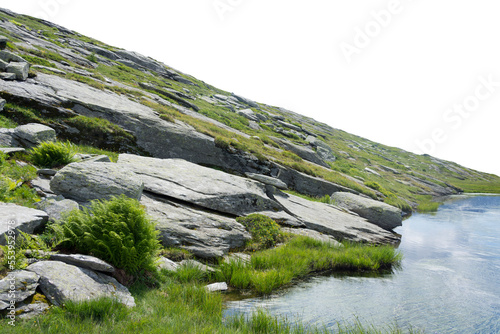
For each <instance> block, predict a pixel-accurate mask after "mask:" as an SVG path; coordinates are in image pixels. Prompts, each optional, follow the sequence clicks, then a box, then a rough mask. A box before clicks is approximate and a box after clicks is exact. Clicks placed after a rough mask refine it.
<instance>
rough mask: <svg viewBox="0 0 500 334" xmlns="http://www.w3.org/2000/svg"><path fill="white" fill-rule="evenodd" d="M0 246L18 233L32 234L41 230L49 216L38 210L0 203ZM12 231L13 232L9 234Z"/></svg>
mask: <svg viewBox="0 0 500 334" xmlns="http://www.w3.org/2000/svg"><path fill="white" fill-rule="evenodd" d="M0 212H1V214H0V245H5V244H6V243H7V237H8V236H10V235H12V233H13V234H16V235H17V234H18V231H22V232H25V233H30V234H32V233H34V232H35V231H37V230H39V229H41V228H43V226H44V225H45V223H47V221H48V219H49V216H48V215H47V214H46V213H45V212H43V211H40V210H35V209H30V208H26V207H23V206H19V205H16V204H11V203H2V202H0ZM11 231H13V232H11Z"/></svg>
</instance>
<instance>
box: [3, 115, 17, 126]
mask: <svg viewBox="0 0 500 334" xmlns="http://www.w3.org/2000/svg"><path fill="white" fill-rule="evenodd" d="M15 127H17V123H16V122H14V121H13V120H11V119H9V118H7V117H5V116H3V115H0V128H7V129H14V128H15Z"/></svg>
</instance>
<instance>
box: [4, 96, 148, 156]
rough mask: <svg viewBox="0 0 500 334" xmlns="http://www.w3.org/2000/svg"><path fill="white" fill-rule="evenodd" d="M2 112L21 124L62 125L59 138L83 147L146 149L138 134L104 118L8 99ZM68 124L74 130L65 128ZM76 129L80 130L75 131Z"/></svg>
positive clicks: (120, 149) (134, 150)
mask: <svg viewBox="0 0 500 334" xmlns="http://www.w3.org/2000/svg"><path fill="white" fill-rule="evenodd" d="M2 113H3V115H4V117H5V118H7V119H10V120H12V124H14V122H15V123H17V124H26V123H40V124H44V125H47V126H50V127H52V128H55V129H61V130H62V131H60V132H58V138H60V139H62V140H68V141H71V142H72V143H73V144H77V145H79V146H80V147H82V148H85V147H87V148H88V147H89V146H91V147H94V148H96V149H97V148H99V149H101V150H106V151H107V152H110V151H111V152H128V153H136V154H141V153H143V151H142V150H140V149H139V148H137V145H136V140H135V137H134V135H132V134H130V133H129V132H128V131H125V130H124V129H122V128H121V127H120V126H118V125H116V124H113V123H111V122H110V121H108V120H106V119H103V118H97V117H87V116H82V115H79V116H73V115H71V114H64V115H61V114H60V113H59V112H58V111H52V110H44V111H42V110H40V109H38V108H33V107H28V106H20V105H18V104H15V103H7V104H6V105H5V108H4V110H3V112H2ZM0 122H1V119H0ZM68 126H69V127H71V128H72V130H73V131H68V132H66V131H64V129H66V128H68ZM75 129H76V130H78V131H77V132H75V131H74V130H75ZM81 153H87V152H81ZM105 154H108V153H105ZM108 155H109V154H108Z"/></svg>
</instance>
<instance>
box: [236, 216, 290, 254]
mask: <svg viewBox="0 0 500 334" xmlns="http://www.w3.org/2000/svg"><path fill="white" fill-rule="evenodd" d="M236 221H238V223H240V224H242V225H243V226H245V227H246V228H247V230H248V231H249V232H250V234H252V241H250V244H249V245H247V247H249V248H251V249H253V250H256V249H263V248H269V247H273V246H274V245H276V243H278V242H279V241H280V240H281V239H282V237H283V236H282V235H281V232H280V227H279V225H278V224H277V223H276V222H275V221H274V220H272V219H271V218H269V217H267V216H264V215H261V214H258V213H254V214H251V215H248V216H246V217H238V218H236Z"/></svg>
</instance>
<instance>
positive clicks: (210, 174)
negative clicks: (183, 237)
mask: <svg viewBox="0 0 500 334" xmlns="http://www.w3.org/2000/svg"><path fill="white" fill-rule="evenodd" d="M118 166H123V167H126V168H128V170H130V171H132V172H134V173H135V174H136V177H135V178H136V179H139V180H141V181H142V182H144V190H145V191H147V192H150V193H154V194H158V195H161V196H166V197H169V198H174V199H177V200H180V201H184V202H188V203H191V204H195V205H198V206H201V207H203V208H206V209H210V210H215V211H217V212H221V213H227V214H232V215H236V216H243V215H246V214H250V213H253V212H256V211H266V210H278V209H280V205H279V204H277V203H276V202H275V201H273V200H271V199H270V198H269V197H268V196H267V193H266V186H265V185H263V184H262V183H260V182H257V181H253V180H249V179H247V178H242V177H239V176H235V175H231V174H228V173H224V172H221V171H218V170H215V169H212V168H207V167H202V166H199V165H196V164H193V163H190V162H187V161H185V160H180V159H156V158H147V157H140V156H136V155H131V154H120V156H119V158H118Z"/></svg>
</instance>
